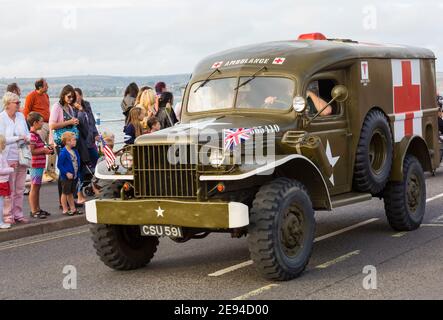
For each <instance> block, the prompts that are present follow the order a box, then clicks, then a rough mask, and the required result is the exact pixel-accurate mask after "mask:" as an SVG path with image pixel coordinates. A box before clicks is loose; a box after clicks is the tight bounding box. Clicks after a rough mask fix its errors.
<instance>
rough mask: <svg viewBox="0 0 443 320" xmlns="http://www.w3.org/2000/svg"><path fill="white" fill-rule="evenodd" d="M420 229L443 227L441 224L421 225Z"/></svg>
mask: <svg viewBox="0 0 443 320" xmlns="http://www.w3.org/2000/svg"><path fill="white" fill-rule="evenodd" d="M421 226H422V227H443V223H430V224H422V225H421Z"/></svg>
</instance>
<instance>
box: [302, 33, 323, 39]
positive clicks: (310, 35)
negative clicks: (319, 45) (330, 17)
mask: <svg viewBox="0 0 443 320" xmlns="http://www.w3.org/2000/svg"><path fill="white" fill-rule="evenodd" d="M298 40H328V39H327V38H326V37H325V35H324V34H323V33H319V32H316V33H305V34H301V35H300V36H299V37H298Z"/></svg>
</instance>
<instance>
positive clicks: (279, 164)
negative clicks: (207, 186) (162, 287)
mask: <svg viewBox="0 0 443 320" xmlns="http://www.w3.org/2000/svg"><path fill="white" fill-rule="evenodd" d="M275 174H277V175H278V176H284V177H288V178H291V179H295V180H297V181H299V182H301V183H302V184H304V185H305V187H306V188H307V189H308V192H309V196H310V197H311V201H312V204H313V206H314V209H316V210H328V211H331V210H332V204H331V197H330V195H329V189H328V186H327V184H326V182H325V179H324V178H323V175H322V173H321V171H320V170H319V169H318V168H317V166H316V165H315V164H314V163H313V162H312V161H311V160H309V159H308V158H306V157H304V156H302V155H299V154H292V155H288V156H284V157H282V158H279V159H275V160H274V161H270V162H268V163H267V164H266V165H264V166H260V167H256V168H253V169H249V170H246V171H245V172H242V173H240V174H231V175H229V174H228V175H201V176H200V181H239V180H244V179H247V178H250V177H253V176H257V175H275Z"/></svg>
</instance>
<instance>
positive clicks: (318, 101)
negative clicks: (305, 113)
mask: <svg viewBox="0 0 443 320" xmlns="http://www.w3.org/2000/svg"><path fill="white" fill-rule="evenodd" d="M335 85H336V83H335V81H334V80H331V79H322V80H315V81H312V82H311V83H310V84H309V86H308V90H307V92H306V95H307V97H306V99H307V103H308V107H309V114H310V115H315V114H316V113H317V112H319V111H320V110H322V109H323V108H324V106H326V105H327V104H328V102H329V101H331V99H332V97H331V91H332V89H333V88H334V86H335ZM338 114H340V107H339V105H338V104H337V103H336V102H333V103H332V104H331V105H330V106H328V107H327V108H326V109H325V110H324V111H323V112H322V113H321V114H320V116H322V117H326V116H333V115H338Z"/></svg>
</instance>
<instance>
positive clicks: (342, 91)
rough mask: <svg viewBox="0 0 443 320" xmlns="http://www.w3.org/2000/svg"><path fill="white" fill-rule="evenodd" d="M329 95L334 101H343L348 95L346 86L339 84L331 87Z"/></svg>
mask: <svg viewBox="0 0 443 320" xmlns="http://www.w3.org/2000/svg"><path fill="white" fill-rule="evenodd" d="M331 96H332V99H333V100H334V101H337V102H345V101H346V100H348V97H349V91H348V88H346V87H345V86H344V85H341V84H339V85H337V86H335V87H334V88H333V89H332V92H331Z"/></svg>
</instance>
